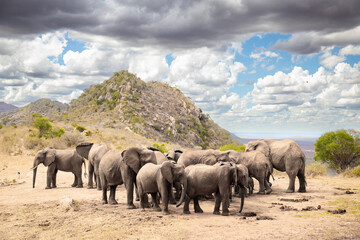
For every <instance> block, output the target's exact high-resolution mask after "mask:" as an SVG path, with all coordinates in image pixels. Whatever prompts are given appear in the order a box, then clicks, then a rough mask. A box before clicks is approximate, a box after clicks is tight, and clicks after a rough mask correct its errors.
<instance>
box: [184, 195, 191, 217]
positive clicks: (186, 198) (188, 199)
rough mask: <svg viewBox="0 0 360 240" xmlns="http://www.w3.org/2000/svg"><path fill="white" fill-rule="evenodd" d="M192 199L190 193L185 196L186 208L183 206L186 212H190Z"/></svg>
mask: <svg viewBox="0 0 360 240" xmlns="http://www.w3.org/2000/svg"><path fill="white" fill-rule="evenodd" d="M190 200H191V198H190V197H189V196H188V195H186V196H185V203H184V208H183V213H184V214H190V210H189V205H190Z"/></svg>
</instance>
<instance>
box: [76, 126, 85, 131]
mask: <svg viewBox="0 0 360 240" xmlns="http://www.w3.org/2000/svg"><path fill="white" fill-rule="evenodd" d="M76 130H78V131H79V132H83V131H85V130H86V128H84V127H83V126H80V125H78V126H76Z"/></svg>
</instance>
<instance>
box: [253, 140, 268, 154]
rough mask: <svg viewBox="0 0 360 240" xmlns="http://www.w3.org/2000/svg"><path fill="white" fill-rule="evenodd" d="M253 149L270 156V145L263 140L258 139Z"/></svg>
mask: <svg viewBox="0 0 360 240" xmlns="http://www.w3.org/2000/svg"><path fill="white" fill-rule="evenodd" d="M254 150H256V151H259V152H262V153H263V154H264V155H265V156H266V157H269V156H270V147H269V145H268V144H267V143H266V142H265V141H258V143H257V145H256V146H255V147H254Z"/></svg>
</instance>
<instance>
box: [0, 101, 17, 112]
mask: <svg viewBox="0 0 360 240" xmlns="http://www.w3.org/2000/svg"><path fill="white" fill-rule="evenodd" d="M16 108H17V107H16V106H14V105H12V104H8V103H4V102H0V113H2V112H8V111H11V110H14V109H16Z"/></svg>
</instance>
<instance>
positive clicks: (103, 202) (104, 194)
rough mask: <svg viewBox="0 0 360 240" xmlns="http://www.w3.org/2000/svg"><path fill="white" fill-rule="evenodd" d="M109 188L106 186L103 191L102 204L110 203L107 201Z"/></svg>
mask: <svg viewBox="0 0 360 240" xmlns="http://www.w3.org/2000/svg"><path fill="white" fill-rule="evenodd" d="M106 192H107V186H106V185H104V187H103V189H102V200H101V202H102V204H108V201H107V193H106Z"/></svg>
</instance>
